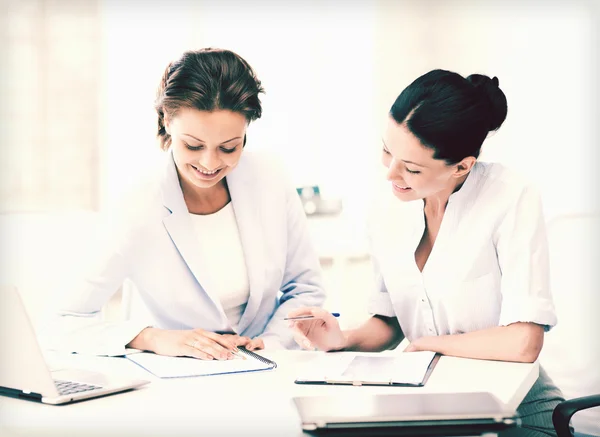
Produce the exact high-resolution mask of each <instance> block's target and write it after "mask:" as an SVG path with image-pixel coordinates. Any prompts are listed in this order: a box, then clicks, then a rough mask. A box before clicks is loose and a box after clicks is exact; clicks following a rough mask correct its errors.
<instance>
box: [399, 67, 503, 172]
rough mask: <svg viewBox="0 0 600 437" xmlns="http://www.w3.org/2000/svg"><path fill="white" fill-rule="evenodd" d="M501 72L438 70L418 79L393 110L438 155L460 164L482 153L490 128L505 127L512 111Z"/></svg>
mask: <svg viewBox="0 0 600 437" xmlns="http://www.w3.org/2000/svg"><path fill="white" fill-rule="evenodd" d="M507 109H508V108H507V104H506V96H505V95H504V93H503V92H502V90H501V89H500V88H499V83H498V78H497V77H494V78H490V77H488V76H485V75H482V74H472V75H470V76H469V77H467V78H466V79H465V78H464V77H462V76H461V75H460V74H458V73H454V72H451V71H446V70H433V71H430V72H429V73H426V74H424V75H423V76H421V77H419V78H418V79H416V80H415V81H414V82H413V83H411V84H410V85H409V86H408V87H406V88H405V89H404V91H402V93H401V94H400V95H399V96H398V98H397V99H396V101H395V102H394V104H393V106H392V109H391V110H390V115H391V116H392V117H393V118H394V120H395V121H396V122H397V123H398V124H402V123H406V127H407V128H408V130H410V132H412V134H413V135H415V136H416V137H417V138H418V139H419V141H421V143H422V144H423V145H424V146H425V147H429V148H430V149H433V150H434V151H435V153H434V155H433V157H434V158H435V159H443V160H445V161H446V162H447V163H448V164H456V163H457V162H460V161H461V160H463V159H464V158H465V157H467V156H474V157H475V158H477V157H478V156H479V152H480V150H481V145H482V144H483V141H484V140H485V138H486V137H487V135H488V133H489V132H490V131H495V130H498V129H499V128H500V126H501V125H502V123H503V122H504V120H505V119H506V113H507Z"/></svg>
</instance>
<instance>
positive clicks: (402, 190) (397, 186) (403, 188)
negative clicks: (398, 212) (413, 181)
mask: <svg viewBox="0 0 600 437" xmlns="http://www.w3.org/2000/svg"><path fill="white" fill-rule="evenodd" d="M392 187H393V188H394V191H397V192H399V193H406V192H408V191H410V190H412V188H411V187H409V186H406V185H400V184H397V183H396V182H392Z"/></svg>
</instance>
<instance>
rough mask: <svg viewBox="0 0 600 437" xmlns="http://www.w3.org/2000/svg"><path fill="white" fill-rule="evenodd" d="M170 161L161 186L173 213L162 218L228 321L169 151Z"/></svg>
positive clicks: (164, 199)
mask: <svg viewBox="0 0 600 437" xmlns="http://www.w3.org/2000/svg"><path fill="white" fill-rule="evenodd" d="M167 161H168V162H167V167H166V171H165V174H164V177H163V180H162V186H161V188H162V197H163V205H164V206H165V207H166V208H167V209H168V210H169V212H170V214H169V215H167V216H166V217H164V218H163V224H164V226H165V228H166V230H167V232H168V233H169V236H170V237H171V240H173V243H174V244H175V246H176V247H177V250H178V251H179V253H180V255H181V257H182V258H183V260H184V261H185V263H186V264H187V266H188V268H189V269H190V271H191V272H192V274H193V275H194V277H195V278H196V280H197V281H198V283H199V284H200V287H201V288H202V289H203V290H204V292H206V294H207V295H208V297H209V298H210V299H211V300H212V302H213V303H214V305H215V308H216V309H217V311H219V313H220V314H221V318H222V319H223V320H226V319H227V317H226V315H225V313H224V311H223V307H222V305H221V301H220V300H219V297H218V296H217V295H216V294H215V291H214V290H216V288H215V287H214V285H213V278H212V277H211V275H210V272H207V271H205V270H204V269H202V259H201V256H200V253H199V251H198V244H199V242H198V240H197V238H196V237H195V234H194V229H193V225H192V221H191V219H190V215H189V212H188V209H187V205H186V204H185V200H184V199H183V192H182V191H181V185H180V184H179V178H178V175H177V169H176V167H175V162H174V161H173V154H172V152H170V151H169V153H168V158H167ZM227 323H229V322H227Z"/></svg>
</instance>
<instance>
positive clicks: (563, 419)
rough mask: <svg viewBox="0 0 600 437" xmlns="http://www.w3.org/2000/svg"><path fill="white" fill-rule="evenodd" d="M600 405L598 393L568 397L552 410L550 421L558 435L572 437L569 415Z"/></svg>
mask: <svg viewBox="0 0 600 437" xmlns="http://www.w3.org/2000/svg"><path fill="white" fill-rule="evenodd" d="M599 406H600V394H597V395H592V396H584V397H581V398H575V399H569V400H566V401H564V402H561V403H560V404H558V405H557V406H556V408H555V409H554V411H553V412H552V423H553V424H554V429H555V431H556V435H557V436H558V437H573V434H572V433H571V428H570V422H571V417H572V416H573V414H575V413H577V412H578V411H581V410H586V409H588V408H593V407H599Z"/></svg>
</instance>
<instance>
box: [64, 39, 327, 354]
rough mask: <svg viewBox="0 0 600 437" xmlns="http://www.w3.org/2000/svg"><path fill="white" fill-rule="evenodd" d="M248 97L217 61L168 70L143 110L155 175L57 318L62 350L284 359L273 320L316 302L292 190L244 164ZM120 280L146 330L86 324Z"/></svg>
mask: <svg viewBox="0 0 600 437" xmlns="http://www.w3.org/2000/svg"><path fill="white" fill-rule="evenodd" d="M261 92H263V88H262V86H261V82H260V81H259V80H258V78H257V77H256V76H255V73H254V72H253V70H252V68H251V67H250V66H249V65H248V63H247V62H246V61H245V60H243V59H242V58H241V57H240V56H238V55H237V54H235V53H233V52H230V51H227V50H217V49H203V50H198V51H189V52H186V53H184V54H183V56H182V57H181V58H180V59H179V60H177V61H175V62H173V63H171V64H170V65H169V66H168V67H167V69H166V71H165V73H164V76H163V78H162V81H161V85H160V87H159V91H158V95H157V99H156V111H157V113H158V138H159V141H160V145H161V147H162V149H163V150H164V151H165V162H164V166H163V168H161V170H160V171H159V172H158V173H156V174H155V175H153V176H152V177H151V178H150V181H144V182H143V184H140V187H139V189H137V190H135V191H134V192H133V194H132V195H131V196H128V197H127V199H128V200H127V202H124V206H123V208H122V209H120V211H119V212H118V214H117V215H116V216H113V217H111V219H110V220H111V222H113V223H114V226H113V227H111V228H110V229H111V231H110V233H109V235H108V236H107V238H106V242H105V243H106V244H105V246H106V249H105V250H104V251H101V252H100V253H99V254H98V259H97V262H96V263H95V264H94V268H93V269H92V270H91V271H90V273H89V274H88V275H87V277H86V280H85V282H84V284H82V285H81V286H80V287H77V288H76V289H75V290H74V292H73V293H70V294H69V297H68V298H67V300H66V301H65V302H64V304H63V305H62V309H61V311H60V321H59V323H60V325H61V326H60V329H61V331H62V333H63V339H65V340H66V342H67V345H66V348H68V349H70V350H71V351H75V352H88V353H93V354H99V355H120V354H123V353H125V348H126V347H131V348H136V349H142V350H147V351H153V352H155V353H157V354H162V355H169V356H190V357H196V358H200V359H209V360H210V359H230V358H233V356H234V355H233V353H234V352H235V350H236V348H237V346H242V345H243V346H245V347H246V348H248V349H251V350H252V349H261V348H263V347H286V348H287V347H293V346H294V345H295V343H294V340H293V336H292V335H291V334H290V332H289V330H288V329H287V323H286V322H284V321H283V318H284V317H285V316H286V315H287V313H288V312H289V311H290V310H292V309H294V308H299V307H303V306H307V305H309V306H320V305H321V304H322V303H323V301H324V292H323V289H322V284H321V270H320V265H319V260H318V257H317V255H316V253H315V251H314V250H313V247H312V245H311V243H310V240H309V235H308V231H307V225H306V217H305V214H304V211H303V209H302V206H301V202H300V199H299V197H298V195H297V193H296V190H295V189H294V188H293V187H292V186H291V185H290V184H289V183H288V181H287V179H286V175H285V174H284V171H283V170H282V169H281V167H280V166H279V165H277V163H276V162H274V161H273V160H271V159H269V158H268V157H266V156H261V155H260V154H253V153H251V152H249V151H244V146H245V143H246V128H247V126H248V123H249V122H251V121H253V120H256V119H258V118H259V117H260V116H261V111H262V109H261V103H260V100H259V94H260V93H261ZM127 278H128V279H130V280H131V281H132V282H133V284H134V285H135V286H136V288H137V290H138V291H139V294H140V297H141V299H142V300H143V302H144V303H145V305H146V307H147V308H148V310H149V312H150V314H151V315H152V316H153V319H154V322H153V323H152V326H148V323H147V322H143V321H138V320H130V321H124V322H117V323H105V322H102V321H99V320H98V315H99V313H100V310H101V308H102V306H103V305H104V304H105V303H106V302H107V301H108V300H109V298H110V297H111V296H112V295H113V294H114V293H115V292H116V291H117V290H118V289H119V287H120V286H121V285H122V283H123V281H124V280H125V279H127ZM63 347H65V346H63Z"/></svg>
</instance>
